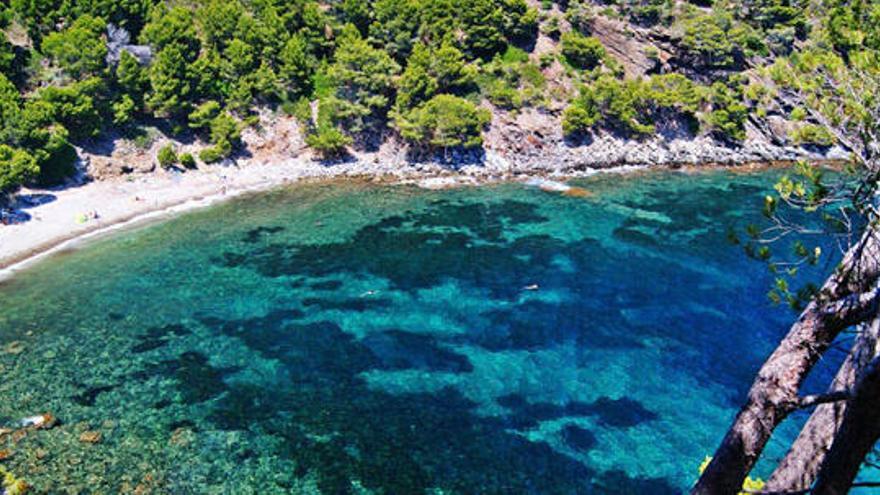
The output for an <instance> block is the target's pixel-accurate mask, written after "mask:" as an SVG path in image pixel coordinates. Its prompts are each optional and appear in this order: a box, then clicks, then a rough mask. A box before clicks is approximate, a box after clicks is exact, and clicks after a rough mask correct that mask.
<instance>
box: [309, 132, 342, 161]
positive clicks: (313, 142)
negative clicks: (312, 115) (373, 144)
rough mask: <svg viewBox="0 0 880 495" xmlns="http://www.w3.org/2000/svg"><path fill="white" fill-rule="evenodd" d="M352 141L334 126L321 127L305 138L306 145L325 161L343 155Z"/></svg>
mask: <svg viewBox="0 0 880 495" xmlns="http://www.w3.org/2000/svg"><path fill="white" fill-rule="evenodd" d="M351 143H352V139H351V138H350V137H349V136H346V135H345V134H343V133H342V131H340V130H339V129H338V128H337V127H336V126H330V125H327V126H321V127H319V128H318V129H317V130H316V131H315V132H313V133H311V134H309V135H308V136H306V144H308V145H309V146H310V147H312V149H314V150H315V151H317V152H318V153H319V154H321V156H323V157H324V158H325V159H330V158H338V157H340V156H343V155H345V153H346V147H348V146H349V145H351Z"/></svg>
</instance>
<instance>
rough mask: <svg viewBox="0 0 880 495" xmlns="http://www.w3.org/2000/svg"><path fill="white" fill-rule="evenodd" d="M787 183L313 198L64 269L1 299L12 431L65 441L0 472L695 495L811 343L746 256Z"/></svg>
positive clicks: (199, 488) (186, 226)
mask: <svg viewBox="0 0 880 495" xmlns="http://www.w3.org/2000/svg"><path fill="white" fill-rule="evenodd" d="M777 175H778V173H777V172H763V173H758V174H750V175H744V174H735V173H732V172H725V171H712V172H705V173H699V174H693V173H690V174H688V173H676V172H663V173H652V174H642V175H635V176H631V177H621V176H617V175H610V176H600V177H594V178H591V179H583V180H580V181H579V182H578V184H579V185H580V186H582V187H584V188H585V189H586V190H588V191H589V192H590V194H589V196H587V197H568V196H564V195H559V194H554V193H547V192H543V191H540V190H537V189H535V188H530V187H527V186H524V185H519V184H502V185H494V186H484V187H479V188H464V189H456V190H449V191H426V190H420V189H417V188H415V187H408V186H376V185H365V184H358V183H336V184H324V185H302V186H296V187H293V188H290V189H287V190H282V191H277V192H272V193H267V194H261V195H255V196H250V197H246V198H240V199H236V200H233V201H231V202H229V203H226V204H223V205H221V206H217V207H213V208H210V209H207V210H203V211H197V212H194V213H189V214H186V215H182V216H180V217H177V218H175V219H173V220H170V221H167V222H164V223H161V224H156V225H152V226H149V227H144V228H140V229H137V230H133V231H129V232H124V233H120V234H116V235H114V236H112V237H110V238H107V239H104V240H100V241H97V242H94V243H91V244H90V245H89V246H87V247H86V248H84V249H81V250H77V251H73V252H66V253H63V254H61V255H58V256H55V257H53V258H51V259H49V260H47V261H45V262H42V263H39V264H38V265H36V266H34V267H33V268H31V269H29V270H27V271H25V272H23V273H21V274H19V275H18V276H16V277H15V278H13V279H11V280H8V281H6V282H4V283H3V284H2V286H0V307H2V310H0V349H6V351H9V352H3V351H2V350H0V372H2V382H0V397H2V400H0V426H2V425H3V424H4V423H5V424H11V423H12V422H13V421H14V420H16V419H18V418H22V417H25V416H29V415H33V414H37V413H41V412H44V411H51V412H52V413H53V414H55V415H56V416H57V417H59V418H60V419H61V420H62V422H63V424H62V426H60V427H57V428H55V429H52V430H47V431H36V432H31V433H30V434H28V435H27V436H26V437H25V438H24V439H18V441H17V442H14V441H13V439H12V438H11V437H10V436H7V437H6V438H5V439H4V440H3V441H2V443H0V449H3V448H6V447H9V448H11V449H12V451H13V452H14V456H13V457H12V458H11V459H10V460H8V461H6V462H5V463H4V464H3V465H4V466H6V467H7V468H9V469H11V470H13V471H15V472H16V473H18V474H20V475H23V476H24V477H26V478H27V479H28V480H30V481H31V482H32V483H33V484H34V485H36V487H37V489H38V491H39V492H52V493H58V492H60V493H134V492H136V490H140V492H138V493H174V494H185V493H224V494H226V493H228V494H233V493H234V494H242V493H260V494H270V493H317V492H321V493H325V494H338V493H384V494H389V495H390V494H395V495H396V494H417V493H435V494H439V493H460V494H471V493H534V494H555V493H566V494H568V493H634V494H635V493H638V494H641V493H646V494H647V493H650V494H665V493H681V492H682V491H683V490H685V489H686V488H687V487H688V486H689V485H690V484H691V483H692V482H693V480H694V479H695V478H696V476H697V467H698V466H699V464H700V463H701V461H702V460H703V458H704V457H705V456H706V455H707V454H710V453H711V451H712V450H713V448H714V447H715V446H716V445H717V442H718V440H719V439H720V437H721V435H722V434H723V431H724V429H725V426H726V425H727V424H728V423H729V421H730V419H731V418H732V416H733V415H734V414H735V411H736V407H737V404H738V402H739V401H740V400H741V398H742V395H743V393H744V391H745V390H746V388H747V386H748V384H749V383H750V381H751V378H752V375H753V373H754V372H755V370H756V369H757V367H758V366H759V364H760V362H761V360H762V359H763V358H764V357H765V356H766V355H767V353H768V352H769V351H770V350H771V349H772V347H773V346H774V345H775V343H776V342H777V341H778V339H779V337H780V336H781V335H782V334H783V333H784V331H785V329H786V328H787V326H788V325H789V324H790V322H791V320H792V319H793V314H792V313H791V312H790V311H789V310H787V309H785V308H775V307H772V306H771V305H770V304H769V302H768V301H767V298H766V292H767V289H768V288H769V286H770V281H771V278H770V276H769V275H768V273H767V271H766V268H765V267H764V266H762V265H761V264H759V263H756V262H754V261H750V260H749V259H748V258H747V257H745V256H744V255H743V252H742V248H741V246H735V245H732V244H731V243H730V242H729V240H728V235H727V234H728V231H729V230H730V229H731V228H736V227H739V228H741V227H744V226H745V225H746V224H747V223H750V222H754V221H759V220H760V218H761V216H760V207H761V204H762V202H761V198H762V197H763V195H764V194H766V192H767V191H768V190H769V187H770V185H771V184H772V182H773V178H774V177H776V176H777ZM19 351H21V352H19ZM84 431H100V432H101V440H100V442H98V443H95V444H92V443H87V442H83V441H81V439H80V436H81V434H82V433H83V432H84ZM793 431H794V430H793V426H788V427H786V428H783V430H782V432H781V434H780V435H779V437H780V438H782V439H784V438H786V437H790V435H791V434H792V433H793ZM780 449H781V441H779V440H777V441H774V442H773V443H772V444H771V446H770V455H771V457H772V456H778V455H780V453H781V450H780Z"/></svg>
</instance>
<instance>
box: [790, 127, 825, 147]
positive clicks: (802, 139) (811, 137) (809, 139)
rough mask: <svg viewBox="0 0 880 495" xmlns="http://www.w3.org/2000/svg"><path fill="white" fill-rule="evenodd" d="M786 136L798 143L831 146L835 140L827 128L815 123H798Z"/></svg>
mask: <svg viewBox="0 0 880 495" xmlns="http://www.w3.org/2000/svg"><path fill="white" fill-rule="evenodd" d="M788 137H789V139H791V142H793V143H794V144H798V145H804V144H807V145H815V146H831V145H833V144H834V143H835V141H836V140H835V139H834V136H832V135H831V133H830V132H829V131H828V129H827V128H825V127H823V126H819V125H816V124H803V125H800V126H798V127H796V128H794V129H792V130H791V131H790V132H789V134H788Z"/></svg>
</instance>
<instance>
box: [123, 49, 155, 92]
mask: <svg viewBox="0 0 880 495" xmlns="http://www.w3.org/2000/svg"><path fill="white" fill-rule="evenodd" d="M116 84H118V85H119V88H120V90H121V91H122V92H123V93H126V94H127V95H129V96H130V97H131V98H132V99H137V101H140V100H141V99H142V95H143V93H144V91H146V88H147V86H148V85H149V84H150V79H149V75H148V74H147V72H146V71H145V70H144V68H143V67H141V65H140V64H139V63H138V61H137V59H136V58H134V56H133V55H132V54H130V53H128V52H127V51H125V50H123V51H122V53H120V55H119V64H118V65H117V66H116Z"/></svg>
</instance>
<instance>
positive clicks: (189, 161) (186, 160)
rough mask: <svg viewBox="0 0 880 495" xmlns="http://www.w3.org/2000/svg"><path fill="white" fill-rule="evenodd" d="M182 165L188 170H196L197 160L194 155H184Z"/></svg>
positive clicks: (181, 158) (181, 160) (181, 159)
mask: <svg viewBox="0 0 880 495" xmlns="http://www.w3.org/2000/svg"><path fill="white" fill-rule="evenodd" d="M180 164H181V165H183V166H184V167H186V168H189V169H194V168H196V159H195V158H194V157H193V156H192V153H184V154H182V155H180Z"/></svg>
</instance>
